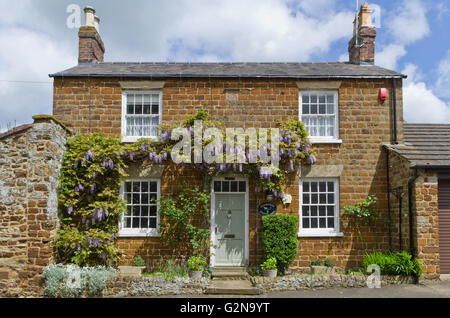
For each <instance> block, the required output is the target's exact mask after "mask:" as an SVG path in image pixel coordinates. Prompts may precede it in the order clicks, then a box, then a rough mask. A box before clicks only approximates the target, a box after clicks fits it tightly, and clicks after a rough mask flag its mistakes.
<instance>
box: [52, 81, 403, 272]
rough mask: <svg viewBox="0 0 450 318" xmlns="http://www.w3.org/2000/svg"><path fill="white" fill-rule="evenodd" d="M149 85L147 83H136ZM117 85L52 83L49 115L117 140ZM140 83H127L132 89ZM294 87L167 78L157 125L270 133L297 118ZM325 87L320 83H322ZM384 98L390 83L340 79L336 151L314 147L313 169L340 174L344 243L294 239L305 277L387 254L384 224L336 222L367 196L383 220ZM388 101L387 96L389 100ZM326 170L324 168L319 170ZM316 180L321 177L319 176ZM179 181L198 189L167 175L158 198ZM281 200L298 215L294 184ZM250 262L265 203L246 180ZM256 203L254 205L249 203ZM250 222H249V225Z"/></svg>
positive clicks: (149, 248)
mask: <svg viewBox="0 0 450 318" xmlns="http://www.w3.org/2000/svg"><path fill="white" fill-rule="evenodd" d="M142 80H143V81H144V80H145V81H148V79H142ZM120 81H123V79H121V80H119V79H115V78H103V79H95V78H90V79H84V78H55V82H54V116H55V117H56V118H58V119H59V120H61V121H62V122H63V123H64V124H66V125H67V126H68V127H69V128H70V129H71V130H72V131H74V132H75V133H89V132H101V133H104V134H107V135H120V133H121V109H122V88H121V83H120ZM137 81H139V79H133V82H137ZM298 83H299V80H283V79H276V80H275V79H274V80H266V79H254V80H251V79H226V80H225V79H224V80H219V79H204V80H203V79H166V80H165V83H164V88H163V89H162V95H163V98H162V99H163V106H162V118H163V122H175V121H179V120H183V119H185V118H186V117H187V116H190V115H193V114H195V113H196V112H197V111H198V110H199V109H200V108H204V109H206V110H207V111H208V112H209V113H210V118H211V119H212V120H220V121H222V122H223V123H224V124H225V127H242V128H248V127H255V128H259V127H262V128H268V127H276V124H277V121H279V120H282V121H284V120H287V119H288V118H298V116H299V110H298V109H299V88H298ZM323 83H324V87H326V86H327V85H326V81H324V82H323ZM383 87H384V88H387V89H388V92H389V95H390V93H391V87H392V80H382V79H379V80H372V79H345V80H342V82H341V85H340V88H339V91H338V92H339V138H340V139H341V140H342V144H315V145H314V149H315V150H316V152H317V158H318V160H319V161H318V163H317V165H326V166H342V167H343V169H341V170H340V171H339V173H340V189H339V191H340V215H341V220H340V230H341V232H343V234H344V235H343V237H332V238H322V237H318V238H299V243H300V244H299V253H298V256H297V258H296V260H295V261H294V263H293V265H292V266H293V267H294V268H296V269H299V270H305V269H306V268H307V267H309V262H310V260H311V258H325V257H331V258H333V259H334V260H335V261H336V264H337V266H338V267H340V268H344V267H356V266H358V265H360V263H361V261H362V257H363V255H364V254H365V253H367V252H370V251H371V250H373V249H387V248H388V236H387V225H386V223H385V222H384V220H380V221H379V223H378V224H376V225H374V226H366V227H360V228H359V230H358V231H357V230H356V229H355V225H354V224H353V222H351V220H349V219H348V218H346V217H345V216H343V209H342V207H343V206H345V205H354V204H356V203H357V202H359V201H362V200H364V199H365V198H366V197H367V195H369V194H376V195H377V196H378V198H379V203H378V207H379V209H380V210H381V212H382V216H383V217H384V218H386V215H387V190H386V189H387V185H386V158H385V154H384V152H383V151H382V148H381V143H383V142H391V141H392V140H393V133H392V127H393V120H392V117H393V116H392V99H388V100H386V101H384V102H381V101H380V100H379V98H378V94H379V89H380V88H383ZM389 97H390V96H389ZM402 107H403V106H402V85H401V80H398V81H397V114H398V118H397V127H398V140H399V141H402V140H403V118H402V113H403V109H402ZM325 170H326V169H325ZM323 177H326V176H325V175H324V176H323ZM181 179H184V180H186V181H187V182H189V183H192V184H198V182H199V178H198V177H195V176H194V175H193V174H191V172H183V175H181V174H175V175H173V171H171V170H170V169H169V170H167V171H164V173H163V176H162V178H161V182H162V183H161V186H162V195H164V194H167V193H168V190H169V189H170V188H172V187H174V186H177V185H181V184H182V182H180V180H181ZM288 182H289V185H288V188H287V193H288V194H291V195H292V197H293V199H292V203H291V204H290V205H288V206H282V205H280V206H279V207H278V211H279V213H290V214H294V215H298V212H299V195H298V194H299V193H298V191H299V183H298V182H299V179H298V177H297V176H296V175H295V174H293V175H292V176H291V177H290V178H289V181H288ZM250 190H251V191H250V193H249V198H250V202H249V205H250V211H249V212H250V217H249V219H250V224H249V227H250V234H249V235H250V262H251V264H254V263H255V255H256V261H257V262H259V260H260V259H261V257H262V250H261V246H262V244H261V218H260V217H259V216H256V215H255V214H256V206H257V203H258V204H260V203H262V202H263V200H264V197H263V196H261V195H257V196H256V197H255V194H254V192H253V190H254V185H253V181H252V180H250ZM256 199H257V200H258V201H257V202H256ZM255 220H256V221H255ZM118 246H119V247H121V248H123V249H124V250H125V251H126V256H125V257H124V259H123V262H124V263H130V262H131V260H132V257H133V256H134V255H136V254H142V255H143V256H145V257H149V258H151V259H154V258H156V257H159V256H162V255H167V254H170V252H169V251H168V250H167V249H165V248H164V247H163V246H162V245H161V243H160V239H158V238H149V239H142V238H121V239H119V242H118Z"/></svg>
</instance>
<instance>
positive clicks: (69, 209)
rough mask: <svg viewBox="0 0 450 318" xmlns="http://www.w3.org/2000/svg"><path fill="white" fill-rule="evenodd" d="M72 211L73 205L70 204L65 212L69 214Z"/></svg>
mask: <svg viewBox="0 0 450 318" xmlns="http://www.w3.org/2000/svg"><path fill="white" fill-rule="evenodd" d="M72 212H73V206H71V207H69V208H68V209H67V214H69V215H71V214H72Z"/></svg>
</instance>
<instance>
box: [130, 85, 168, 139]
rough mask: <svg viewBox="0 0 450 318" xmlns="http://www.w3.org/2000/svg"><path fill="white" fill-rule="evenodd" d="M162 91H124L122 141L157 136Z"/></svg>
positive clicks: (154, 137)
mask: <svg viewBox="0 0 450 318" xmlns="http://www.w3.org/2000/svg"><path fill="white" fill-rule="evenodd" d="M161 106H162V92H161V91H146V92H124V93H123V97H122V136H123V141H129V142H133V141H137V140H138V139H140V138H152V139H156V138H157V137H158V127H159V125H160V124H161V116H162V115H161V114H162V112H161V111H162V109H161Z"/></svg>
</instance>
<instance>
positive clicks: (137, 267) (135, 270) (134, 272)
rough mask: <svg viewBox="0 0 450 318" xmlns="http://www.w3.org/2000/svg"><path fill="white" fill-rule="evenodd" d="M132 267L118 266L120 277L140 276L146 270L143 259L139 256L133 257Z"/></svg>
mask: <svg viewBox="0 0 450 318" xmlns="http://www.w3.org/2000/svg"><path fill="white" fill-rule="evenodd" d="M133 265H134V266H119V270H120V275H122V276H131V277H139V276H141V274H142V271H143V270H144V269H145V268H146V266H145V261H144V259H143V258H142V257H140V256H136V257H134V258H133Z"/></svg>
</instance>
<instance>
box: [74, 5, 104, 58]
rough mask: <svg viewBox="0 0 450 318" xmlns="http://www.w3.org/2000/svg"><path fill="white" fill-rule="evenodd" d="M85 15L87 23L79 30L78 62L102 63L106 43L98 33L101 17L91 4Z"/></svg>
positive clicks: (85, 10)
mask: <svg viewBox="0 0 450 318" xmlns="http://www.w3.org/2000/svg"><path fill="white" fill-rule="evenodd" d="M84 17H85V24H84V25H82V26H81V27H80V30H79V31H78V37H79V49H78V63H99V62H100V63H101V62H103V56H104V54H105V45H104V44H103V41H102V38H101V37H100V34H99V33H98V32H99V23H100V19H99V18H98V17H97V16H96V15H95V10H94V8H92V7H89V6H87V7H86V8H84Z"/></svg>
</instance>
